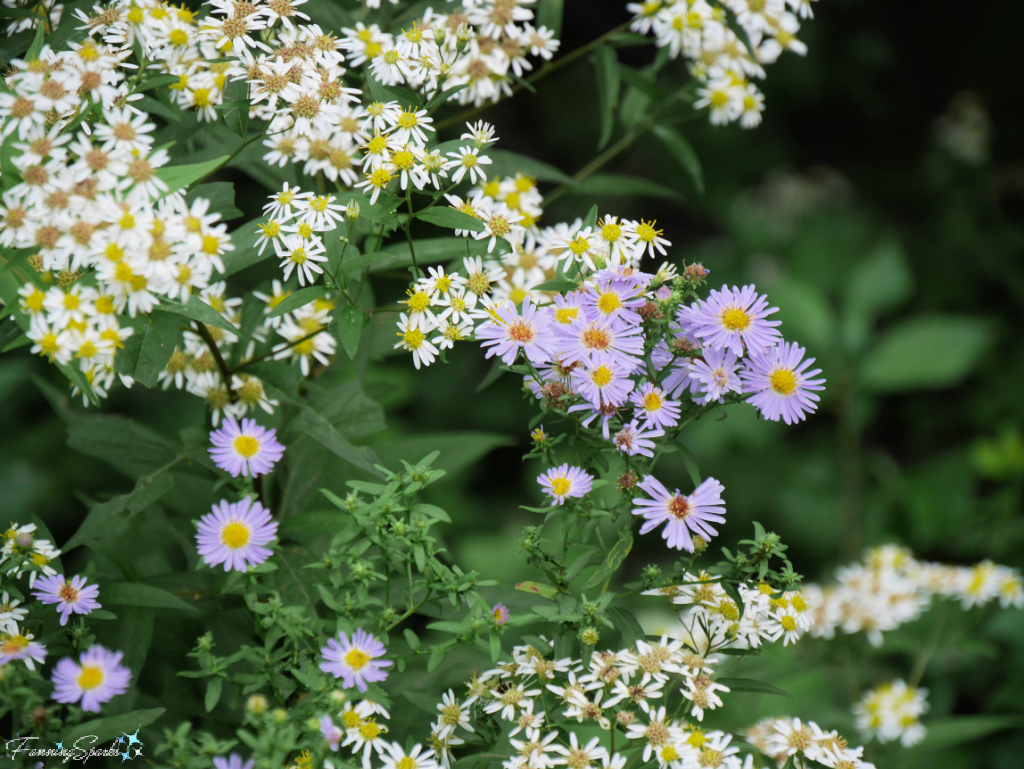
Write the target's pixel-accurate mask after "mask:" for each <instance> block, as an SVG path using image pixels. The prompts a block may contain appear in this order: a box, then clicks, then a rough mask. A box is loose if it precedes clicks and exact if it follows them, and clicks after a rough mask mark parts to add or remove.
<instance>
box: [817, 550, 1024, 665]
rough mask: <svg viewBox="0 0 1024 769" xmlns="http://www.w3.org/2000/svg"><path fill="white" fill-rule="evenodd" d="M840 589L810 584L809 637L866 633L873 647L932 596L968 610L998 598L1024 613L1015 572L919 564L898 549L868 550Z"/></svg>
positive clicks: (844, 572)
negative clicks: (945, 599)
mask: <svg viewBox="0 0 1024 769" xmlns="http://www.w3.org/2000/svg"><path fill="white" fill-rule="evenodd" d="M837 577H838V579H837V584H836V585H834V586H829V587H825V588H822V587H819V586H818V585H807V586H806V587H805V588H804V595H805V597H806V600H807V603H808V604H809V605H810V606H811V608H812V616H813V624H812V627H811V635H813V636H815V637H819V638H832V637H834V636H835V632H836V628H842V630H843V631H844V632H846V633H859V632H861V631H863V632H865V633H867V637H868V640H869V641H870V642H871V644H872V645H874V646H881V645H882V640H883V638H882V633H884V632H888V631H890V630H895V629H896V628H898V627H900V626H901V625H904V624H906V623H908V622H912V621H914V620H916V619H917V618H918V617H920V616H921V614H922V612H924V611H925V610H926V609H927V608H928V607H929V606H930V605H931V602H932V599H933V597H935V596H938V597H940V598H952V599H955V600H959V601H960V603H961V605H962V606H963V608H964V609H970V608H972V607H974V606H982V605H984V604H986V603H989V602H991V601H994V600H996V599H997V598H998V599H999V603H1000V605H1001V606H1003V607H1004V608H1006V607H1009V606H1015V607H1017V608H1024V580H1022V579H1021V574H1020V572H1019V571H1017V570H1016V569H1011V568H1008V567H1006V566H999V565H998V564H994V563H992V562H991V561H982V562H981V563H979V564H977V565H976V566H947V565H945V564H941V563H929V562H925V561H918V560H916V559H915V558H914V557H913V553H911V552H910V550H908V549H907V548H904V547H897V546H895V545H886V546H884V547H879V548H874V549H871V550H868V551H867V552H866V554H865V556H864V561H863V563H857V564H853V565H851V566H846V567H844V568H842V569H840V570H839V571H838V574H837Z"/></svg>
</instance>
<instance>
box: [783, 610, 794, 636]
mask: <svg viewBox="0 0 1024 769" xmlns="http://www.w3.org/2000/svg"><path fill="white" fill-rule="evenodd" d="M779 623H780V624H781V625H782V629H783V630H787V631H790V632H792V631H794V630H796V620H795V619H793V618H792V617H790V616H789V615H788V614H787V615H784V616H783V617H782V619H781V620H779Z"/></svg>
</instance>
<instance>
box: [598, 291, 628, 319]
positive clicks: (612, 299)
mask: <svg viewBox="0 0 1024 769" xmlns="http://www.w3.org/2000/svg"><path fill="white" fill-rule="evenodd" d="M621 306H622V300H621V299H619V295H618V294H616V293H614V292H612V291H609V292H608V293H606V294H601V298H600V299H598V300H597V309H599V310H600V311H601V312H603V313H604V314H605V315H610V314H611V313H613V312H615V311H616V310H617V309H619V308H620V307H621Z"/></svg>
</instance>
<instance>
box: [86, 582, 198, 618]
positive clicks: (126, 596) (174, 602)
mask: <svg viewBox="0 0 1024 769" xmlns="http://www.w3.org/2000/svg"><path fill="white" fill-rule="evenodd" d="M100 602H101V603H102V604H103V605H104V606H107V605H109V606H150V607H152V608H154V609H178V610H179V611H191V612H194V611H195V610H196V609H195V607H194V606H192V605H191V604H188V603H186V602H185V601H183V600H181V599H180V598H178V597H177V596H176V595H174V594H173V593H169V592H167V591H166V590H161V589H160V588H158V587H153V586H152V585H143V584H141V583H139V582H114V583H108V584H104V585H103V586H102V587H101V588H100Z"/></svg>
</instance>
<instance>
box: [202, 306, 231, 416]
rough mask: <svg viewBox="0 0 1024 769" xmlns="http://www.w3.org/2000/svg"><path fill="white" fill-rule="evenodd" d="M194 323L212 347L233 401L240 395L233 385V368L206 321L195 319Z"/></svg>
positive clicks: (209, 346) (214, 357) (211, 352)
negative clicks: (222, 353)
mask: <svg viewBox="0 0 1024 769" xmlns="http://www.w3.org/2000/svg"><path fill="white" fill-rule="evenodd" d="M193 325H194V326H195V329H196V333H197V334H199V336H200V337H202V339H203V341H204V342H206V346H207V347H208V348H209V349H210V354H211V355H213V360H214V361H215V362H216V363H217V370H218V371H220V378H221V379H222V380H224V387H226V388H227V391H228V397H229V398H231V400H232V401H234V400H237V399H238V396H237V395H236V394H235V391H234V389H232V387H231V373H232V372H231V369H230V368H229V367H228V364H227V361H225V360H224V356H223V355H221V354H220V350H219V349H218V348H217V343H216V342H215V341H214V339H213V335H212V334H211V333H210V329H208V328H207V327H206V324H205V323H200V322H199V321H197V320H196V321H193Z"/></svg>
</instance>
